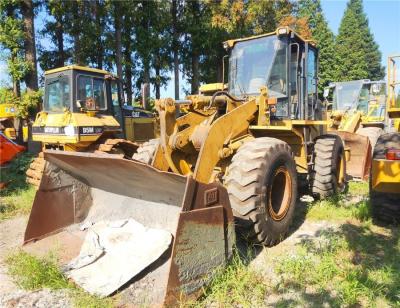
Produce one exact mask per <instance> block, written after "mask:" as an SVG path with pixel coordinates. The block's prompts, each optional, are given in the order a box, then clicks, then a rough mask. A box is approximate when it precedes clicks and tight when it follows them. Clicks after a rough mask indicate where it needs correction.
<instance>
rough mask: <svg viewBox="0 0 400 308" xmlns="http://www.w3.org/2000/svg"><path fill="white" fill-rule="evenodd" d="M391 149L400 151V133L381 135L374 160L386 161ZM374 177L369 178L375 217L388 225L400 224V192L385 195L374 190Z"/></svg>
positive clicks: (375, 149)
mask: <svg viewBox="0 0 400 308" xmlns="http://www.w3.org/2000/svg"><path fill="white" fill-rule="evenodd" d="M389 148H390V149H397V150H400V133H388V134H383V135H381V136H380V137H379V138H378V141H377V143H376V147H375V148H374V155H373V159H385V158H386V157H385V155H386V150H387V149H389ZM399 163H400V162H399ZM371 170H372V168H371ZM372 176H373V175H372V174H371V176H370V177H369V178H370V203H371V209H372V215H373V217H374V218H375V219H378V220H380V221H384V222H388V223H400V191H399V193H384V192H378V191H375V190H373V189H372V186H371V180H372ZM399 185H400V183H399Z"/></svg>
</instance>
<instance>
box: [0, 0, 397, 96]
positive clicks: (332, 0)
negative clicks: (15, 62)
mask: <svg viewBox="0 0 400 308" xmlns="http://www.w3.org/2000/svg"><path fill="white" fill-rule="evenodd" d="M346 3H347V1H346V0H322V8H323V11H324V14H325V17H326V19H327V20H328V23H329V26H330V28H331V29H332V31H333V32H334V33H335V34H337V32H338V28H339V24H340V20H341V18H342V16H343V13H344V10H345V8H346ZM364 12H365V13H366V14H367V17H368V20H369V26H370V29H371V31H372V33H373V35H374V38H375V41H376V42H377V43H378V45H379V46H380V51H381V52H382V63H383V65H385V66H386V59H387V57H388V55H391V54H395V53H397V54H400V0H364ZM40 19H41V16H39V17H38V18H37V20H36V29H37V30H38V29H40V27H41V26H42V24H43V21H42V20H40ZM7 75H8V74H7V71H6V64H5V63H4V62H3V61H0V85H5V84H6V83H8V82H9V78H8V76H7ZM171 77H172V76H171ZM185 85H186V87H188V86H187V84H186V83H185V82H184V81H183V82H182V81H181V86H185ZM161 95H162V96H164V97H173V95H174V90H173V80H172V79H171V80H170V83H169V85H168V86H167V88H166V89H162V91H161ZM183 96H184V95H183V92H182V93H181V97H183Z"/></svg>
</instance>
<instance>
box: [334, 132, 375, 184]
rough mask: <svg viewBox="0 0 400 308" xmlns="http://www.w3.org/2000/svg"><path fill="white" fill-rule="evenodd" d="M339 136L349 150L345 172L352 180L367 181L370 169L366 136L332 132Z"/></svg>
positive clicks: (369, 149)
mask: <svg viewBox="0 0 400 308" xmlns="http://www.w3.org/2000/svg"><path fill="white" fill-rule="evenodd" d="M332 133H335V134H337V135H339V136H340V137H341V138H342V140H343V142H344V145H345V146H346V147H349V148H350V160H349V161H348V162H346V171H347V174H348V175H350V176H351V177H352V178H354V179H361V180H367V179H368V177H369V170H370V168H371V159H372V158H371V143H370V141H369V138H368V137H366V136H362V135H358V134H355V133H349V132H339V131H338V132H332Z"/></svg>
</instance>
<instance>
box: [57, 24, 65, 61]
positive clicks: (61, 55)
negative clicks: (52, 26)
mask: <svg viewBox="0 0 400 308" xmlns="http://www.w3.org/2000/svg"><path fill="white" fill-rule="evenodd" d="M55 35H56V40H57V53H58V57H57V66H58V67H63V66H64V62H65V52H64V28H63V22H62V17H61V16H57V17H56V31H55Z"/></svg>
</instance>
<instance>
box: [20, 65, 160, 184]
mask: <svg viewBox="0 0 400 308" xmlns="http://www.w3.org/2000/svg"><path fill="white" fill-rule="evenodd" d="M155 122H156V120H155V118H154V116H153V114H152V113H151V112H148V111H146V110H143V109H140V108H133V107H130V106H123V105H122V99H121V89H120V81H119V80H118V78H117V77H116V76H113V75H112V74H111V73H109V72H107V71H104V70H98V69H93V68H88V67H82V66H77V65H70V66H65V67H62V68H57V69H53V70H50V71H46V72H45V94H44V104H43V110H42V111H41V112H39V113H38V114H37V116H36V119H35V121H34V123H33V125H32V140H33V141H40V142H41V143H42V146H43V149H44V150H46V149H57V150H62V151H77V152H82V151H83V152H94V151H103V152H106V153H120V154H123V155H125V156H126V157H131V156H132V154H133V153H134V152H135V150H136V148H137V144H136V143H134V142H144V141H147V140H149V139H151V138H154V137H155ZM44 163H45V162H44V160H43V153H40V154H39V157H38V158H36V159H35V160H34V162H33V163H32V164H31V166H30V168H29V170H28V171H27V181H28V182H29V183H31V184H33V185H36V186H39V183H40V179H41V176H42V172H43V170H44Z"/></svg>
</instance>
